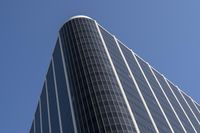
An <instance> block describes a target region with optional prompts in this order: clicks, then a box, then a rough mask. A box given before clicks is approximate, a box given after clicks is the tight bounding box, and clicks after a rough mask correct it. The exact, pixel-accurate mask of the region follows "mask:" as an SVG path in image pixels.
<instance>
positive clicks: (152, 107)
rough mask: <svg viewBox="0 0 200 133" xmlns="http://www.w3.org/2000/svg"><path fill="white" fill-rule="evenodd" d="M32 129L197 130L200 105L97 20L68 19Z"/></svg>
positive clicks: (44, 132)
mask: <svg viewBox="0 0 200 133" xmlns="http://www.w3.org/2000/svg"><path fill="white" fill-rule="evenodd" d="M29 132H30V133H134V132H140V133H170V132H172V133H182V132H188V133H197V132H200V106H199V104H197V103H196V102H194V100H192V99H191V98H190V97H189V96H188V95H186V94H185V93H183V92H182V91H180V90H179V89H178V88H177V87H176V86H175V85H173V84H172V83H171V82H169V81H168V80H167V79H166V78H165V77H164V76H163V75H161V74H160V73H158V72H157V71H156V70H155V69H154V68H152V67H151V66H150V65H149V64H148V63H147V62H145V61H144V60H143V59H142V58H140V57H139V56H138V55H136V54H135V53H133V51H132V50H130V49H129V48H128V47H126V46H125V45H124V44H122V42H120V41H119V40H118V39H116V38H115V37H114V36H113V35H112V34H111V33H109V32H108V31H106V30H105V29H104V28H103V27H102V26H100V25H99V24H98V23H97V22H96V21H95V20H93V19H91V18H89V17H85V16H78V17H73V18H72V19H70V20H69V21H67V22H66V23H65V24H64V25H63V26H62V27H61V29H60V31H59V37H58V39H57V41H56V46H55V48H54V51H53V55H52V59H51V62H50V65H49V69H48V72H47V74H46V79H45V82H44V86H43V88H42V93H41V96H40V100H39V102H38V106H37V109H36V112H35V115H34V120H33V122H32V125H31V128H30V131H29Z"/></svg>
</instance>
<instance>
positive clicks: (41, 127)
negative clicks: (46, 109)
mask: <svg viewBox="0 0 200 133" xmlns="http://www.w3.org/2000/svg"><path fill="white" fill-rule="evenodd" d="M39 108H40V129H41V133H43V125H42V109H41V99H39Z"/></svg>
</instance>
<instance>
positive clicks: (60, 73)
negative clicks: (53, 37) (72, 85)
mask: <svg viewBox="0 0 200 133" xmlns="http://www.w3.org/2000/svg"><path fill="white" fill-rule="evenodd" d="M53 60H54V69H55V77H56V85H57V92H58V100H59V107H60V115H61V123H62V128H63V133H73V132H74V127H73V121H72V115H71V110H70V103H69V97H68V91H67V85H66V78H65V73H64V67H63V62H62V56H61V50H60V45H59V41H57V43H56V47H55V49H54V53H53Z"/></svg>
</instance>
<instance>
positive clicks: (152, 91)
mask: <svg viewBox="0 0 200 133" xmlns="http://www.w3.org/2000/svg"><path fill="white" fill-rule="evenodd" d="M134 56H135V55H134ZM135 60H136V62H137V65H138V66H139V68H140V71H141V72H142V75H143V76H144V78H145V80H146V83H147V84H148V86H149V88H150V91H151V93H152V94H153V96H154V98H155V100H156V102H157V104H158V106H159V108H160V110H161V112H162V114H163V116H164V118H165V120H166V122H167V124H168V126H169V128H170V130H171V131H172V133H174V130H173V128H172V126H171V124H170V122H169V120H168V118H167V116H166V114H165V112H164V110H163V108H162V106H161V105H160V102H159V101H158V98H157V96H156V95H155V93H154V90H153V89H152V87H151V85H150V83H149V81H148V79H147V77H146V75H145V73H144V71H143V70H142V67H141V66H140V63H139V61H138V60H137V58H136V56H135ZM147 65H148V66H149V64H148V63H147Z"/></svg>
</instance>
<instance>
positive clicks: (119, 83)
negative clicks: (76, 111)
mask: <svg viewBox="0 0 200 133" xmlns="http://www.w3.org/2000/svg"><path fill="white" fill-rule="evenodd" d="M95 24H96V28H97V30H98V33H99V35H100V38H101V41H102V43H103V46H104V49H105V51H106V54H107V56H108V59H109V61H110V64H111V67H112V70H113V72H114V74H115V77H116V79H117V82H118V85H119V88H120V90H121V92H122V95H123V98H124V100H125V103H126V106H127V108H128V111H129V113H130V115H131V114H132V112H131V109H130V105H129V103H128V99H127V97H126V95H125V92H124V89H123V87H122V84H121V82H120V80H119V77H118V75H117V71H116V69H115V67H114V64H113V62H112V59H111V57H110V54H109V52H108V49H107V46H106V44H105V41H104V39H103V36H102V34H101V31H100V29H99V26H98V24H97V22H96V21H95ZM131 117H132V120H133V121H134V118H133V115H131ZM133 124H134V125H135V123H134V122H133ZM135 128H136V131H137V132H138V133H140V131H139V129H138V128H137V127H135Z"/></svg>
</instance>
